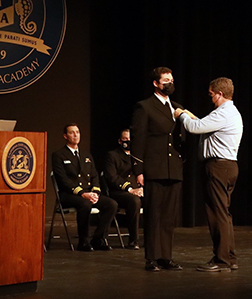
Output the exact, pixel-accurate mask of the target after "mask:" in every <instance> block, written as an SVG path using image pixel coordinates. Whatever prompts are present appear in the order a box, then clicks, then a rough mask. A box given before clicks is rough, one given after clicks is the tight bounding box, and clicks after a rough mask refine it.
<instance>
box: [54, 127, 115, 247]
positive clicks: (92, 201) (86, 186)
mask: <svg viewBox="0 0 252 299" xmlns="http://www.w3.org/2000/svg"><path fill="white" fill-rule="evenodd" d="M63 137H64V139H65V142H66V144H65V146H64V147H63V148H61V149H60V150H58V151H56V152H54V153H53V155H52V169H53V172H54V175H55V179H56V181H57V183H58V187H59V194H60V199H61V204H62V206H63V208H69V207H74V208H76V210H77V226H78V235H79V243H78V247H77V250H80V251H93V250H112V248H111V247H110V246H109V245H108V244H107V240H106V238H107V236H108V232H109V228H110V224H111V221H112V220H113V218H114V216H115V214H116V212H117V209H118V205H117V203H116V202H115V201H114V200H113V199H111V198H109V197H106V196H104V195H102V194H101V189H100V185H99V175H98V173H97V171H96V169H95V164H94V160H93V157H92V155H91V154H90V153H89V152H84V151H81V150H80V148H79V142H80V130H79V127H78V125H77V124H75V123H72V124H69V125H66V126H65V128H64V135H63ZM93 207H94V208H97V209H99V210H100V217H99V224H98V226H97V228H96V230H95V232H94V235H93V237H92V240H91V242H89V219H90V212H91V209H92V208H93Z"/></svg>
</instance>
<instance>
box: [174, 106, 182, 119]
mask: <svg viewBox="0 0 252 299" xmlns="http://www.w3.org/2000/svg"><path fill="white" fill-rule="evenodd" d="M183 112H184V110H182V109H181V108H177V109H176V110H175V111H174V117H175V118H179V116H180V114H181V113H183Z"/></svg>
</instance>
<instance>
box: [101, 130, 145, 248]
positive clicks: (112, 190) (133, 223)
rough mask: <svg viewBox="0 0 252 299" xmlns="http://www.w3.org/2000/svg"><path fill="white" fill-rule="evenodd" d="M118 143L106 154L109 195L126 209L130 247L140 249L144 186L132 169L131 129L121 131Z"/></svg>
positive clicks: (105, 173) (105, 169) (106, 176)
mask: <svg viewBox="0 0 252 299" xmlns="http://www.w3.org/2000/svg"><path fill="white" fill-rule="evenodd" d="M118 143H119V147H118V148H116V149H115V150H113V151H110V152H108V154H107V156H106V159H105V165H104V175H105V179H106V182H107V184H108V186H109V195H110V196H111V197H112V198H113V199H114V200H116V201H117V203H118V205H119V207H121V208H124V209H125V210H126V217H127V225H128V230H129V244H128V248H129V249H133V250H139V244H138V240H139V216H140V208H141V197H143V188H142V187H140V188H139V186H138V184H137V180H136V176H135V175H134V173H133V169H132V163H131V155H130V130H129V129H124V130H123V131H121V133H120V138H119V140H118Z"/></svg>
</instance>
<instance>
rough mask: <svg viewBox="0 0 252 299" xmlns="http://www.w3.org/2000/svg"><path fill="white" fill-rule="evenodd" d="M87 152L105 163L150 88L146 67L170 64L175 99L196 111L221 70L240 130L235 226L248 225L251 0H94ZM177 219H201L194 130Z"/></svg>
mask: <svg viewBox="0 0 252 299" xmlns="http://www.w3.org/2000/svg"><path fill="white" fill-rule="evenodd" d="M90 11H91V113H92V115H91V150H92V152H93V155H94V157H95V159H96V161H97V168H98V169H102V161H103V156H104V154H105V153H106V151H107V150H110V149H112V148H114V147H116V145H117V138H118V133H119V131H120V130H121V129H123V128H124V127H128V126H129V124H130V118H131V113H132V109H133V106H134V104H135V103H136V102H137V101H139V100H142V99H144V98H146V97H148V96H149V95H150V94H151V93H152V85H151V82H149V81H148V74H149V72H150V71H151V70H152V69H153V68H154V67H157V66H168V67H170V68H171V69H172V70H173V75H174V78H175V87H176V91H175V93H174V94H173V95H172V99H173V100H175V101H177V102H179V103H181V104H182V105H183V106H184V107H185V108H187V109H188V110H191V111H192V112H193V113H194V114H196V115H197V116H198V117H203V116H205V115H206V114H207V113H208V112H209V111H210V110H211V109H212V106H211V100H210V98H209V97H208V84H209V82H210V81H211V80H212V79H215V78H217V77H221V76H226V77H229V78H231V79H232V80H233V82H234V86H235V94H234V102H235V105H236V106H237V108H238V109H239V111H240V112H241V114H242V117H243V122H244V135H243V138H242V143H241V146H240V151H239V156H238V159H239V168H240V175H239V179H238V182H237V186H236V189H235V192H234V194H233V197H232V207H231V212H232V214H233V219H234V223H235V224H236V225H251V224H252V220H251V219H252V217H251V212H252V204H251V200H250V192H249V185H250V177H249V173H248V169H249V165H250V157H249V131H250V121H249V115H250V94H251V77H252V71H251V58H250V57H251V46H252V45H251V36H252V24H251V12H252V11H251V9H250V2H249V1H244V2H243V1H239V2H236V3H231V2H230V1H226V0H224V1H215V0H214V1H204V0H192V1H185V0H184V1H183V0H176V1H124V2H121V1H104V3H100V2H98V1H92V3H90ZM186 139H187V145H186V152H187V159H186V162H185V165H184V169H185V171H184V191H183V199H182V205H181V224H182V225H183V226H194V225H204V224H206V219H205V214H204V205H203V200H202V196H203V195H202V189H201V187H202V186H201V185H202V184H201V179H200V178H201V175H200V164H199V162H198V158H197V147H198V136H195V135H191V134H187V136H186Z"/></svg>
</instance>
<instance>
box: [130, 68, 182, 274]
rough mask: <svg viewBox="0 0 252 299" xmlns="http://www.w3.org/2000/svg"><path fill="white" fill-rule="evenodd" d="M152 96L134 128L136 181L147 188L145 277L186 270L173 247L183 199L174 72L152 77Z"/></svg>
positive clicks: (139, 112)
mask: <svg viewBox="0 0 252 299" xmlns="http://www.w3.org/2000/svg"><path fill="white" fill-rule="evenodd" d="M151 80H152V84H153V86H154V94H153V95H152V96H151V97H150V98H148V99H147V100H144V101H141V102H138V103H137V104H136V106H135V109H134V112H133V118H132V126H131V154H132V156H133V158H134V159H135V160H134V166H133V167H134V172H135V174H136V176H137V181H138V183H139V184H140V185H141V186H144V202H143V209H144V244H145V258H146V264H145V269H146V270H147V271H154V272H156V271H159V270H160V268H163V269H167V270H182V267H181V266H180V265H179V264H177V263H175V262H174V260H173V259H172V241H173V234H174V228H175V222H176V216H177V212H178V206H179V201H180V197H181V184H182V183H181V182H182V179H183V175H182V157H181V155H180V152H179V149H180V146H179V139H180V132H179V131H180V128H181V126H180V123H179V122H176V120H175V118H174V115H173V114H174V110H175V109H176V108H181V106H180V105H179V104H178V103H176V102H173V101H171V100H170V98H169V96H170V95H171V94H172V93H173V91H174V83H173V81H174V80H173V76H172V71H171V70H170V69H169V68H166V67H158V68H156V69H154V70H153V71H152V74H151Z"/></svg>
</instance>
